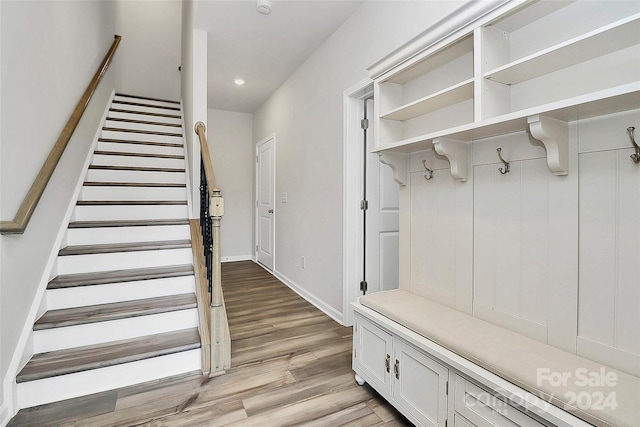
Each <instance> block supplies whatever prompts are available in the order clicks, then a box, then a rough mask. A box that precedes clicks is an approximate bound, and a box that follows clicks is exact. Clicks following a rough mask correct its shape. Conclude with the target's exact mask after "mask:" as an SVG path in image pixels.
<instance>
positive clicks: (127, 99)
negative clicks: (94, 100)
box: [113, 95, 180, 114]
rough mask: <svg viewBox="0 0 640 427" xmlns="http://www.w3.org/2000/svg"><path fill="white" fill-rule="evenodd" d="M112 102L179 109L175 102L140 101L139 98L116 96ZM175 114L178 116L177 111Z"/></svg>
mask: <svg viewBox="0 0 640 427" xmlns="http://www.w3.org/2000/svg"><path fill="white" fill-rule="evenodd" d="M113 100H114V101H124V102H135V103H137V104H147V105H154V106H157V107H168V108H180V104H176V103H175V102H165V101H156V100H153V99H140V98H134V97H132V96H123V95H116V96H115V97H114V98H113ZM177 113H178V114H179V111H178V112H177Z"/></svg>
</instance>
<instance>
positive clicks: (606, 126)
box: [578, 111, 640, 375]
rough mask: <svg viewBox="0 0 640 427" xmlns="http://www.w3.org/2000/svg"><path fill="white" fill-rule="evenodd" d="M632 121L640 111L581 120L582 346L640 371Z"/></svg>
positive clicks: (639, 205) (637, 175) (639, 193)
mask: <svg viewBox="0 0 640 427" xmlns="http://www.w3.org/2000/svg"><path fill="white" fill-rule="evenodd" d="M634 124H635V125H636V126H637V127H640V114H638V111H635V112H631V113H625V114H621V115H616V116H610V117H604V118H600V119H593V120H587V121H584V122H582V123H581V124H580V128H579V130H580V139H581V143H580V149H581V151H582V152H581V154H580V297H579V318H578V319H579V320H578V353H579V354H581V355H583V356H585V357H587V358H591V359H594V360H598V361H600V362H602V363H606V364H608V365H611V366H614V367H616V368H619V369H621V370H624V371H626V372H629V373H631V374H633V375H640V331H639V329H638V327H639V325H640V269H639V268H638V266H639V265H640V165H637V164H635V163H633V162H632V160H631V159H630V158H629V155H631V154H633V152H634V150H633V149H631V148H623V147H630V146H631V144H630V141H629V137H628V135H627V134H626V128H627V127H628V126H632V125H634ZM611 148H613V149H611ZM599 149H602V150H604V151H598V150H599Z"/></svg>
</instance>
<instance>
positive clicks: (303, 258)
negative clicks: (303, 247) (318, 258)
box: [300, 257, 307, 268]
mask: <svg viewBox="0 0 640 427" xmlns="http://www.w3.org/2000/svg"><path fill="white" fill-rule="evenodd" d="M300 266H301V267H302V268H307V257H302V258H301V259H300Z"/></svg>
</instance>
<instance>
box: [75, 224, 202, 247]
mask: <svg viewBox="0 0 640 427" xmlns="http://www.w3.org/2000/svg"><path fill="white" fill-rule="evenodd" d="M66 237H67V238H66V244H67V245H70V246H71V245H99V244H103V243H133V242H153V241H158V240H188V239H190V238H191V232H190V230H189V225H187V224H184V225H149V226H136V227H96V228H70V229H68V230H67V236H66Z"/></svg>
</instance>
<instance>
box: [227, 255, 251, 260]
mask: <svg viewBox="0 0 640 427" xmlns="http://www.w3.org/2000/svg"><path fill="white" fill-rule="evenodd" d="M252 259H253V257H252V256H251V255H234V256H223V257H220V261H221V262H236V261H251V260H252Z"/></svg>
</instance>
